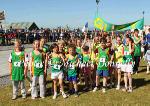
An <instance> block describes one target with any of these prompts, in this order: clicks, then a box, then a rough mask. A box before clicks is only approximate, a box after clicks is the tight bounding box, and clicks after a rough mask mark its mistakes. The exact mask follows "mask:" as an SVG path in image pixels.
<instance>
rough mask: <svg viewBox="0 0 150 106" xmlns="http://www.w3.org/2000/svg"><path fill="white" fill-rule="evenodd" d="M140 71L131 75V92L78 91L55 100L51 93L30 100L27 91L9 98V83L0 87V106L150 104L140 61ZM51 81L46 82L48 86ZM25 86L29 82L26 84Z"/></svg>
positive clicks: (147, 81)
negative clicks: (43, 97) (25, 97)
mask: <svg viewBox="0 0 150 106" xmlns="http://www.w3.org/2000/svg"><path fill="white" fill-rule="evenodd" d="M139 70H140V72H139V73H138V74H137V75H133V87H134V90H133V93H127V92H122V91H121V90H120V91H116V90H115V89H114V88H113V89H108V90H107V92H106V93H105V94H103V93H102V91H101V90H99V91H97V92H95V93H93V92H85V93H83V92H80V96H79V97H78V98H75V97H74V95H71V96H69V98H67V99H63V98H62V96H59V97H58V98H57V99H56V100H53V99H52V95H50V94H49V95H48V96H47V97H46V98H45V99H40V98H38V99H36V100H31V96H30V94H29V93H28V95H29V96H28V97H27V99H22V98H21V97H20V98H18V99H17V100H15V101H13V100H11V96H12V87H11V85H9V86H7V87H3V88H0V106H7V105H14V106H22V105H23V106H24V105H28V106H41V105H44V106H45V105H48V106H55V105H60V106H74V105H75V106H76V105H79V106H89V105H92V106H94V105H95V106H97V105H99V106H102V105H109V106H111V105H113V106H114V105H115V106H116V105H117V106H120V105H121V106H124V105H125V106H130V105H131V106H132V105H133V106H145V105H146V106H149V105H150V75H146V67H145V63H144V62H143V61H142V62H141V65H140V68H139ZM50 85H51V83H49V84H48V87H50ZM26 86H27V88H28V87H29V84H26Z"/></svg>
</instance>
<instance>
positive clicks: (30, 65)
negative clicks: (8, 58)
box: [29, 53, 33, 77]
mask: <svg viewBox="0 0 150 106" xmlns="http://www.w3.org/2000/svg"><path fill="white" fill-rule="evenodd" d="M32 61H33V60H32V53H31V54H30V61H29V69H30V75H31V77H32V76H33V73H32V72H33V71H32Z"/></svg>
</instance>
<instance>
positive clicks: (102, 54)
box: [93, 38, 109, 93]
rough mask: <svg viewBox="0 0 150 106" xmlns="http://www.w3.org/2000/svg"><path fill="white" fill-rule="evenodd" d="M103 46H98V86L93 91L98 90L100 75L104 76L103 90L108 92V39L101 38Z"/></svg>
mask: <svg viewBox="0 0 150 106" xmlns="http://www.w3.org/2000/svg"><path fill="white" fill-rule="evenodd" d="M100 45H101V47H99V48H98V56H97V59H96V60H97V71H96V87H95V88H94V90H93V92H95V91H97V89H98V85H99V77H100V76H102V77H103V89H102V92H103V93H105V92H106V84H107V78H108V76H109V48H106V39H105V38H101V41H100Z"/></svg>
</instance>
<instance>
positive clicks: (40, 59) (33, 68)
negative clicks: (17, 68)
mask: <svg viewBox="0 0 150 106" xmlns="http://www.w3.org/2000/svg"><path fill="white" fill-rule="evenodd" d="M33 47H34V50H33V51H32V53H31V54H30V57H31V59H30V73H31V75H32V91H31V96H32V99H35V98H36V97H37V96H38V92H37V83H39V86H40V97H41V98H42V99H43V98H45V86H44V75H46V73H47V72H46V71H47V66H46V64H45V60H44V56H43V54H42V52H41V51H40V42H39V40H35V41H34V43H33Z"/></svg>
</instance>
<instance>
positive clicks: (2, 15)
mask: <svg viewBox="0 0 150 106" xmlns="http://www.w3.org/2000/svg"><path fill="white" fill-rule="evenodd" d="M0 20H5V14H4V11H2V12H0Z"/></svg>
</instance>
